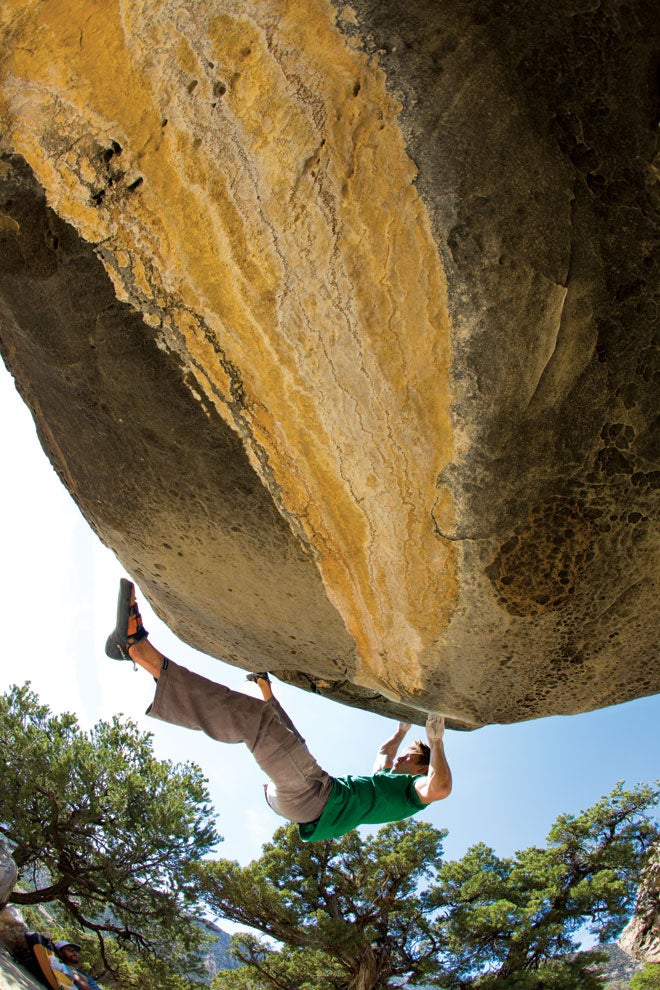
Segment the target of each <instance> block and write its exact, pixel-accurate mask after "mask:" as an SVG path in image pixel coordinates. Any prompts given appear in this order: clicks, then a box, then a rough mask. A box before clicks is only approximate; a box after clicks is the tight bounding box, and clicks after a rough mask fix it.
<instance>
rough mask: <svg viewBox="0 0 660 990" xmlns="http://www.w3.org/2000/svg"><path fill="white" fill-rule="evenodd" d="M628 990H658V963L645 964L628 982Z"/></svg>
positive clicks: (659, 983)
mask: <svg viewBox="0 0 660 990" xmlns="http://www.w3.org/2000/svg"><path fill="white" fill-rule="evenodd" d="M630 990H660V963H647V964H646V966H645V967H644V969H642V970H641V971H640V972H639V973H635V975H634V976H633V977H632V979H631V980H630Z"/></svg>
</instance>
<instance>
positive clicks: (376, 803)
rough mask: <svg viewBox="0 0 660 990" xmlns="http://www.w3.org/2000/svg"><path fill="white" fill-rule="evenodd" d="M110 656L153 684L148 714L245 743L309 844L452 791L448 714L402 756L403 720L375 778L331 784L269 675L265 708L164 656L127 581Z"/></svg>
mask: <svg viewBox="0 0 660 990" xmlns="http://www.w3.org/2000/svg"><path fill="white" fill-rule="evenodd" d="M105 652H106V654H107V655H108V656H109V657H111V658H112V659H114V660H132V661H133V662H134V663H135V664H137V665H138V666H139V667H142V668H143V669H144V670H146V671H148V673H150V674H152V676H153V677H154V678H155V679H156V682H157V684H156V693H155V695H154V700H153V703H152V704H151V705H150V707H149V708H148V710H147V714H148V715H151V716H152V717H153V718H157V719H160V720H162V721H163V722H169V723H171V724H172V725H180V726H183V727H185V728H188V729H199V730H201V731H202V732H204V733H206V735H207V736H210V737H211V739H216V740H217V741H218V742H225V743H238V742H242V743H245V745H246V746H247V747H248V749H249V750H250V752H251V753H252V755H253V756H254V758H255V760H256V761H257V763H258V764H259V766H260V767H261V769H262V770H263V771H264V773H265V774H266V776H267V777H268V778H269V780H268V783H267V784H266V785H265V794H266V801H267V802H268V804H269V805H270V807H271V808H272V809H273V811H275V812H276V813H277V814H278V815H281V816H282V817H283V818H288V819H289V820H290V821H292V822H296V823H297V824H298V828H299V831H300V836H301V838H302V839H303V840H304V841H307V842H318V841H321V840H322V839H335V838H338V837H339V836H340V835H344V834H345V833H346V832H349V831H350V830H351V829H353V828H355V827H356V826H358V825H376V824H382V823H384V822H393V821H399V820H400V819H402V818H408V817H409V816H411V815H414V814H416V813H417V812H418V811H419V810H420V809H422V808H424V807H425V806H426V805H427V804H431V803H432V802H433V801H440V800H442V799H443V798H446V797H447V796H448V795H449V793H450V792H451V771H450V769H449V765H448V763H447V760H446V757H445V751H444V744H443V735H444V730H445V720H444V718H443V717H442V715H437V714H430V715H429V716H428V718H427V721H426V734H427V737H428V741H429V745H428V746H427V745H426V744H425V743H423V742H420V741H417V742H415V743H413V744H412V745H410V746H408V747H407V748H406V749H404V750H403V752H402V753H401V754H400V755H399V756H397V755H396V754H397V752H398V750H399V747H400V745H401V743H402V742H403V739H404V737H405V735H406V733H407V732H408V730H409V728H410V725H409V724H408V723H405V722H399V724H398V727H397V729H396V731H395V732H394V733H393V735H392V736H391V737H390V738H389V739H387V740H386V741H385V742H384V743H383V745H382V746H381V747H380V749H379V751H378V756H377V758H376V764H375V766H374V768H373V772H372V774H371V775H370V776H368V777H353V776H346V777H331V776H330V774H328V773H326V771H325V770H322V769H321V767H320V766H319V765H318V763H317V762H316V760H315V759H314V757H313V756H312V755H311V753H310V752H309V750H308V749H307V747H306V746H305V742H304V740H303V739H302V737H301V736H300V734H299V733H298V731H297V730H296V728H295V726H294V725H293V723H292V722H291V720H290V719H289V717H288V716H287V715H286V713H285V712H284V710H283V708H282V707H281V705H280V704H279V702H278V701H277V699H276V698H275V697H274V696H273V692H272V689H271V684H270V679H269V677H268V674H250V675H249V676H248V680H251V681H254V682H256V684H257V685H258V686H259V688H260V690H261V693H262V695H263V700H258V699H257V698H251V697H250V696H249V695H246V694H243V693H242V692H240V691H232V690H231V689H230V688H228V687H225V686H224V685H222V684H216V683H214V682H213V681H210V680H208V679H207V678H205V677H201V676H200V675H199V674H195V673H192V672H191V671H189V670H186V668H185V667H180V666H179V665H178V664H176V663H174V662H173V661H171V660H169V659H168V658H167V657H165V656H163V654H162V653H160V652H159V651H158V650H157V649H156V648H155V647H154V646H153V645H152V644H151V642H150V641H149V639H148V633H147V631H146V629H145V628H144V626H143V624H142V619H141V617H140V613H139V609H138V606H137V602H136V600H135V588H134V586H133V584H132V582H131V581H128V580H126V579H125V578H122V579H121V581H120V585H119V598H118V602H117V623H116V626H115V629H114V630H113V632H112V633H111V634H110V636H109V637H108V640H107V642H106V646H105Z"/></svg>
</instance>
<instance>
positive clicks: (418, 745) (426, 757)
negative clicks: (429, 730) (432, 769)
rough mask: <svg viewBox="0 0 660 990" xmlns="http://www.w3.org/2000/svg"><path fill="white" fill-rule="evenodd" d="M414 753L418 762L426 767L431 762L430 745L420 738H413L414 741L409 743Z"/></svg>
mask: <svg viewBox="0 0 660 990" xmlns="http://www.w3.org/2000/svg"><path fill="white" fill-rule="evenodd" d="M410 748H411V749H412V750H413V752H414V753H415V754H416V756H417V758H418V760H419V762H420V763H422V764H423V765H424V766H425V767H426V768H427V769H428V766H429V763H430V762H431V747H430V746H428V745H427V744H426V743H425V742H422V740H421V739H415V741H414V743H411V747H410Z"/></svg>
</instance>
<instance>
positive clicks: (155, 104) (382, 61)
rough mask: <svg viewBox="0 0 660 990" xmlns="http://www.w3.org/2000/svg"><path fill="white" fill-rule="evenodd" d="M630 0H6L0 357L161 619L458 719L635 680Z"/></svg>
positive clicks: (650, 584)
mask: <svg viewBox="0 0 660 990" xmlns="http://www.w3.org/2000/svg"><path fill="white" fill-rule="evenodd" d="M655 13H656V11H655V5H652V4H651V3H644V2H636V3H632V4H631V3H626V4H624V3H623V2H614V0H601V2H598V3H595V2H584V0H573V2H572V3H567V2H562V0H555V2H553V3H550V2H544V0H542V2H540V3H537V4H534V5H531V7H530V5H521V4H507V3H502V2H501V0H498V2H495V0H492V2H488V0H481V2H468V0H464V2H458V0H449V2H446V3H442V4H439V3H437V2H425V0H419V2H415V3H412V4H407V5H403V4H400V3H394V2H390V0H378V2H376V0H374V2H367V0H364V2H363V0H359V2H356V3H354V4H353V5H351V6H349V5H344V4H335V5H333V4H331V3H330V2H328V0H304V2H303V0H241V2H238V0H213V2H210V0H196V2H195V3H191V2H186V0H160V2H158V3H154V2H153V0H121V2H120V0H109V2H107V3H105V4H103V5H99V3H98V2H97V0H68V2H67V3H64V2H63V0H49V2H47V3H37V2H36V0H6V2H5V4H4V6H3V12H2V14H1V15H0V16H1V17H2V44H3V52H4V53H5V55H4V57H3V60H2V66H1V69H0V72H1V76H0V124H1V127H2V132H3V142H4V144H3V148H4V156H3V164H2V173H1V175H0V213H2V217H0V242H1V245H2V251H1V253H0V294H1V297H2V303H1V306H2V309H1V311H0V321H1V322H0V338H1V344H2V351H3V355H4V357H5V360H6V363H7V365H8V367H9V368H10V370H11V371H12V373H13V374H14V376H15V379H16V381H17V385H18V387H19V389H20V391H21V393H22V395H23V396H24V398H25V399H26V401H27V402H28V404H29V405H30V406H31V408H32V410H33V412H34V415H35V420H36V422H37V425H38V429H39V432H40V436H41V439H42V443H43V445H44V448H45V449H46V451H47V453H48V455H49V456H50V458H51V460H52V461H53V463H54V465H55V467H56V469H57V470H58V471H59V473H60V475H61V476H62V479H63V481H64V483H65V484H66V485H67V487H68V488H69V490H70V491H71V493H72V495H73V497H74V498H75V499H76V501H77V502H78V504H79V505H80V507H81V509H82V511H83V512H84V514H85V515H86V517H87V519H88V520H89V521H90V523H91V525H92V526H93V527H94V529H95V530H96V531H97V532H98V534H99V535H100V537H101V538H102V539H103V540H104V541H105V542H106V543H107V544H109V545H110V546H111V547H112V548H113V549H114V550H115V551H116V553H117V554H118V556H119V558H120V559H121V560H122V562H123V563H124V565H125V566H126V568H127V570H128V571H129V572H130V573H131V574H132V575H133V576H134V577H135V578H136V579H137V581H138V583H139V584H140V587H141V588H142V590H143V591H144V592H145V593H146V594H147V595H148V597H149V599H150V601H151V602H152V604H153V605H154V607H155V608H156V610H157V611H158V612H159V613H160V614H161V615H162V617H163V618H164V619H165V620H166V621H167V622H168V624H169V625H170V626H171V627H172V628H173V629H174V631H175V632H177V633H178V635H180V636H181V637H182V638H184V639H185V640H187V641H188V642H190V643H191V644H192V645H194V646H196V647H198V648H200V649H202V650H204V651H205V652H208V653H211V654H212V655H215V656H220V657H223V658H225V659H227V660H229V661H230V662H232V663H235V664H237V665H239V666H243V667H250V668H253V669H255V668H257V669H258V668H260V667H267V668H269V669H271V670H274V671H275V672H276V673H277V674H278V675H279V676H282V677H283V678H284V679H287V680H289V681H291V682H292V683H296V684H299V685H300V686H303V687H309V688H310V689H316V690H319V691H322V692H323V693H326V694H328V695H329V696H331V697H334V698H337V699H338V700H341V701H345V702H347V703H350V704H355V705H359V706H362V707H364V708H367V709H370V710H373V711H379V712H383V713H388V714H392V715H398V716H406V717H410V718H411V719H412V720H414V721H418V722H419V721H423V718H424V713H425V711H427V710H429V709H435V708H439V709H441V710H442V711H444V712H445V713H446V714H447V716H448V717H449V721H450V724H451V725H453V726H455V727H463V728H471V727H476V726H479V725H482V724H484V723H489V722H497V721H504V722H507V721H517V720H522V719H526V718H531V717H535V716H540V715H547V714H555V713H571V712H577V711H584V710H587V709H591V708H595V707H599V706H603V705H607V704H612V703H615V702H620V701H624V700H627V699H629V698H633V697H638V696H640V695H644V694H649V693H652V692H655V691H657V690H658V689H659V688H660V666H659V665H658V663H657V659H656V656H655V652H654V651H655V644H656V641H657V633H658V630H657V612H656V605H655V602H656V599H657V586H656V582H655V576H656V573H657V570H656V566H655V565H656V560H657V558H656V556H655V553H654V549H655V548H654V543H653V532H652V523H653V504H654V503H653V492H654V483H657V473H654V470H655V468H656V467H657V460H656V455H655V453H654V448H653V433H652V427H653V416H654V406H653V400H654V390H655V389H656V388H657V379H656V380H654V376H657V370H656V366H655V365H654V363H653V359H654V352H653V349H652V348H653V331H654V322H655V319H656V316H657V312H656V308H655V307H656V300H655V299H654V297H653V291H654V287H655V286H656V285H657V268H656V262H657V256H656V254H655V253H654V246H655V245H656V244H657V225H656V223H657V214H656V213H655V212H654V204H655V203H657V200H656V201H654V198H653V197H654V192H657V189H656V187H655V186H654V179H655V173H654V170H653V153H654V146H653V141H654V118H653V113H654V99H653V92H652V79H653V76H652V71H651V70H652V54H653V36H654V28H655Z"/></svg>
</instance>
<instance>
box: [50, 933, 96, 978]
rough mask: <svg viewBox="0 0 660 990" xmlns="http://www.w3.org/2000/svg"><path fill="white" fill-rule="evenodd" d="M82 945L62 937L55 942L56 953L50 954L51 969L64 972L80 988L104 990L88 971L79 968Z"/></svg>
mask: <svg viewBox="0 0 660 990" xmlns="http://www.w3.org/2000/svg"><path fill="white" fill-rule="evenodd" d="M79 952H80V946H79V945H77V944H76V943H75V942H67V941H66V939H60V941H59V942H55V954H54V955H51V956H50V965H51V969H54V970H57V972H58V973H64V974H65V975H66V976H68V977H69V978H70V979H71V980H73V984H74V986H76V987H79V988H80V990H102V987H101V986H100V984H99V983H97V982H96V980H95V979H94V978H93V977H91V976H90V975H89V974H88V973H83V971H82V970H80V969H78V963H79V962H80V955H79Z"/></svg>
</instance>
